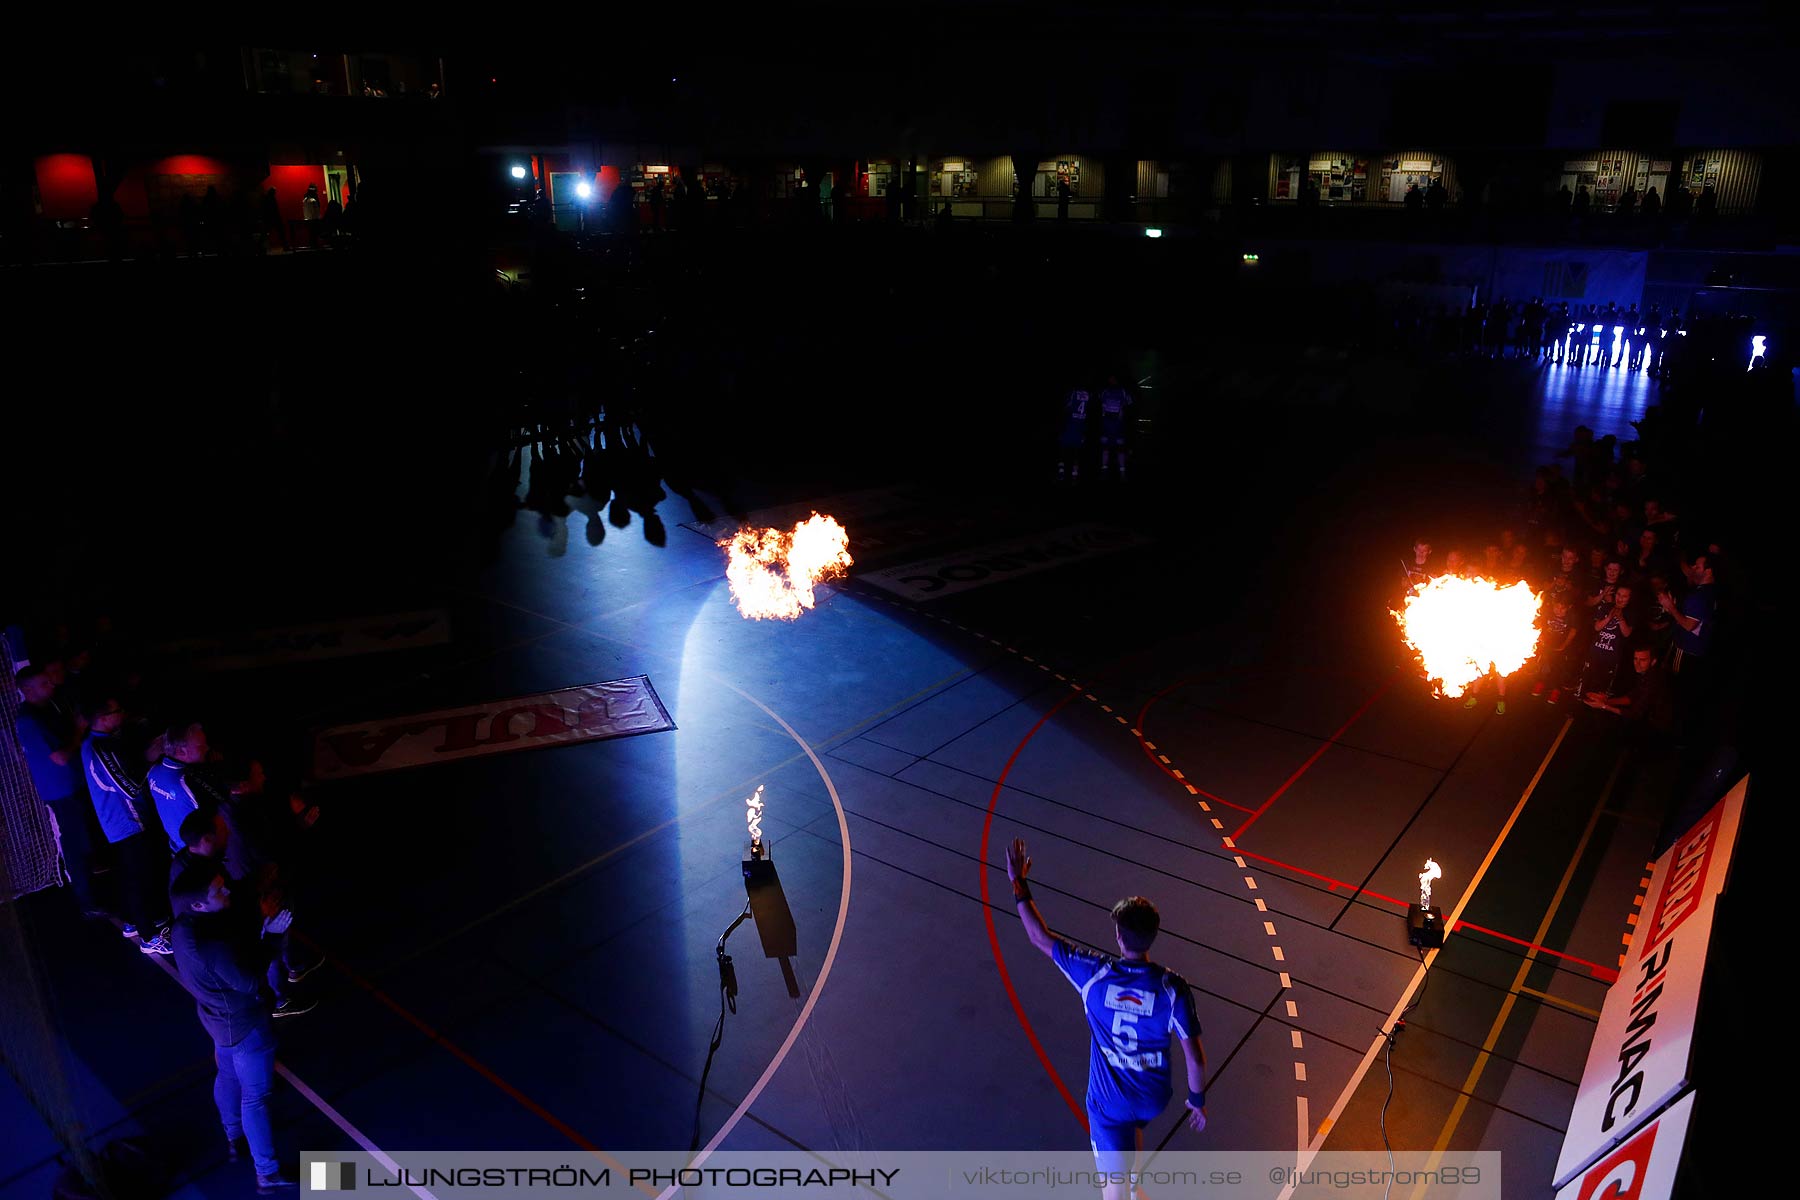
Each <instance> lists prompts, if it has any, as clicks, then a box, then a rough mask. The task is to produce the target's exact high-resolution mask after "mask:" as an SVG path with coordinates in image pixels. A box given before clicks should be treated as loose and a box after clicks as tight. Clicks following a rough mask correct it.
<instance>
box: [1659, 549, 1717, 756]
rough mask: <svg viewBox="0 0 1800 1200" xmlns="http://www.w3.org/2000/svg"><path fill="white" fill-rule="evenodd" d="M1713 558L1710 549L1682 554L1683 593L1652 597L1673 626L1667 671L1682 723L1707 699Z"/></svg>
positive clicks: (1709, 668)
mask: <svg viewBox="0 0 1800 1200" xmlns="http://www.w3.org/2000/svg"><path fill="white" fill-rule="evenodd" d="M1715 557H1716V556H1715V555H1714V554H1713V553H1712V549H1711V547H1710V546H1707V547H1706V548H1705V549H1700V550H1694V551H1684V552H1683V553H1682V555H1681V573H1682V574H1683V575H1685V576H1686V577H1687V581H1688V590H1687V594H1686V595H1684V596H1682V597H1681V599H1680V600H1679V601H1677V600H1676V599H1675V597H1674V596H1673V595H1671V594H1670V593H1669V592H1663V593H1662V594H1661V595H1659V596H1658V597H1657V598H1656V602H1657V604H1658V605H1660V606H1661V607H1662V610H1663V611H1664V612H1666V613H1668V614H1669V619H1670V620H1671V621H1672V622H1674V625H1675V628H1674V630H1673V631H1672V632H1673V636H1674V642H1675V653H1674V656H1673V657H1672V658H1671V659H1670V661H1669V670H1670V673H1671V674H1673V675H1674V677H1675V683H1676V689H1677V691H1678V692H1679V693H1680V696H1681V701H1682V705H1683V720H1684V723H1686V717H1687V716H1688V715H1689V714H1691V713H1693V712H1695V711H1696V710H1698V709H1700V708H1704V707H1705V706H1706V705H1707V703H1708V702H1709V701H1710V699H1711V692H1712V682H1713V680H1712V675H1713V672H1712V665H1713V664H1712V643H1713V632H1714V624H1715V621H1714V609H1715V605H1716V601H1715V599H1714V571H1713V561H1714V559H1715Z"/></svg>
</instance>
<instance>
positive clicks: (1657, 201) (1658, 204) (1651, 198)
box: [1642, 188, 1662, 221]
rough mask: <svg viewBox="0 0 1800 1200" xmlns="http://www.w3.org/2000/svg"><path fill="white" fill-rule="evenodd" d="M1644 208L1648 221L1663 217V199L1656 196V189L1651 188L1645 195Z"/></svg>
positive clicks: (1645, 217)
mask: <svg viewBox="0 0 1800 1200" xmlns="http://www.w3.org/2000/svg"><path fill="white" fill-rule="evenodd" d="M1642 208H1643V212H1644V219H1645V220H1646V221H1653V220H1655V219H1656V218H1657V217H1658V216H1660V215H1662V197H1661V196H1658V195H1657V194H1656V189H1655V188H1650V189H1649V190H1647V191H1646V192H1645V193H1644V202H1643V205H1642Z"/></svg>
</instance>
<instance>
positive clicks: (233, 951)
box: [169, 859, 294, 1195]
mask: <svg viewBox="0 0 1800 1200" xmlns="http://www.w3.org/2000/svg"><path fill="white" fill-rule="evenodd" d="M169 897H170V902H171V903H172V904H173V906H174V908H175V932H174V940H175V950H176V955H175V964H176V966H177V967H178V968H179V969H180V971H181V981H182V983H184V984H186V985H187V989H188V991H189V992H191V993H193V996H194V1001H195V1004H196V1005H197V1006H198V1008H199V1012H200V1024H201V1025H202V1026H203V1027H204V1028H205V1029H206V1032H207V1033H208V1034H210V1035H211V1037H212V1040H213V1048H214V1049H213V1061H214V1063H215V1065H216V1066H217V1068H218V1074H217V1075H216V1076H215V1078H214V1080H213V1102H214V1103H215V1104H216V1105H217V1106H218V1109H219V1120H220V1123H221V1124H223V1125H224V1127H225V1144H226V1147H227V1151H228V1155H229V1157H230V1158H231V1159H232V1160H233V1161H235V1160H236V1159H237V1156H238V1143H239V1141H240V1140H242V1141H243V1142H245V1143H247V1144H248V1146H249V1150H250V1158H251V1161H252V1163H253V1164H254V1165H255V1168H256V1190H257V1192H258V1193H259V1194H262V1195H269V1194H271V1193H273V1192H279V1191H284V1190H286V1189H288V1188H292V1187H293V1186H294V1182H293V1180H291V1179H288V1178H286V1177H285V1176H283V1175H282V1173H281V1162H280V1160H279V1159H277V1158H276V1156H275V1133H274V1129H273V1127H272V1126H271V1124H270V1120H269V1093H270V1092H271V1091H272V1090H273V1089H274V1085H275V1027H274V1025H273V1024H272V1023H271V1022H270V1020H269V1012H268V1007H267V1004H266V1001H265V1000H264V998H263V993H262V984H261V981H260V979H259V978H258V975H259V972H258V971H257V970H256V969H255V966H254V962H255V958H256V954H255V951H254V947H252V946H251V945H250V944H249V939H247V938H246V937H245V936H244V934H243V930H244V926H243V925H241V924H240V923H239V921H238V920H237V919H236V914H234V913H232V912H231V902H232V897H231V888H230V886H229V885H228V884H227V883H226V882H225V877H224V875H223V874H222V873H221V872H219V871H217V870H215V869H213V864H212V863H211V862H210V861H208V860H206V859H197V860H196V861H195V862H194V863H193V865H192V866H190V867H189V869H188V870H187V871H185V872H184V873H183V874H182V875H181V876H180V877H179V878H178V879H176V881H175V883H174V885H173V886H172V887H171V888H170V890H169ZM289 919H290V918H289V917H288V915H287V914H286V913H280V914H277V915H276V916H275V917H273V918H267V919H263V920H262V928H263V931H264V932H268V931H270V930H276V931H278V932H280V931H285V929H286V921H287V920H289Z"/></svg>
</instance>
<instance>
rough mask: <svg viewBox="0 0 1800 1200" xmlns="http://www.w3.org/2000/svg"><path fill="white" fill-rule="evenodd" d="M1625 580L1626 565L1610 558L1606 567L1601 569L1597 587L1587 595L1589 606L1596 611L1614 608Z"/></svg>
mask: <svg viewBox="0 0 1800 1200" xmlns="http://www.w3.org/2000/svg"><path fill="white" fill-rule="evenodd" d="M1624 579H1625V564H1624V563H1623V562H1621V561H1620V560H1619V559H1616V558H1608V559H1607V560H1606V565H1605V566H1604V567H1602V568H1601V575H1600V579H1599V581H1598V583H1597V585H1596V586H1595V587H1594V590H1593V591H1592V592H1589V593H1588V595H1587V606H1588V607H1589V608H1595V609H1599V608H1610V607H1611V606H1612V602H1613V598H1614V596H1615V595H1616V593H1617V591H1618V589H1619V587H1620V585H1621V584H1622V583H1623V582H1624Z"/></svg>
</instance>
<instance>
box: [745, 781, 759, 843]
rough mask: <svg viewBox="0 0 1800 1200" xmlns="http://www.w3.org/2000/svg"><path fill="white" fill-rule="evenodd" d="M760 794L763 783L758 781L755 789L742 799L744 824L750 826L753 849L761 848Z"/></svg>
mask: <svg viewBox="0 0 1800 1200" xmlns="http://www.w3.org/2000/svg"><path fill="white" fill-rule="evenodd" d="M762 794H763V785H762V784H760V783H759V784H757V785H756V791H755V792H754V793H752V794H751V796H750V798H749V799H748V800H746V801H744V824H745V825H747V826H749V827H750V849H751V850H753V851H760V850H761V849H762V815H763V798H762Z"/></svg>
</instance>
